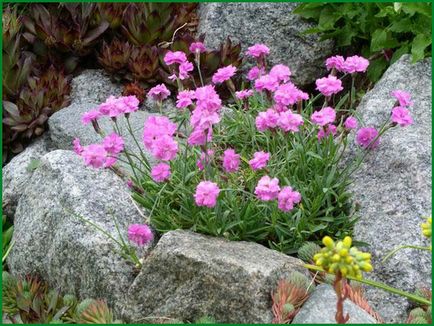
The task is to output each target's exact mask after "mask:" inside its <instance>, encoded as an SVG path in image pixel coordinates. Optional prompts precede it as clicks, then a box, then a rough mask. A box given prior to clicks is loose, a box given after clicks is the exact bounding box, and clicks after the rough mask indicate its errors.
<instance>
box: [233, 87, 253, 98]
mask: <svg viewBox="0 0 434 326" xmlns="http://www.w3.org/2000/svg"><path fill="white" fill-rule="evenodd" d="M252 95H253V91H252V90H251V89H244V90H242V91H239V92H235V96H236V97H237V98H238V99H240V100H243V99H245V98H248V97H250V96H252Z"/></svg>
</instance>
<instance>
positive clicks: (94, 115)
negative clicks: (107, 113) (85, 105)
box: [81, 110, 102, 125]
mask: <svg viewBox="0 0 434 326" xmlns="http://www.w3.org/2000/svg"><path fill="white" fill-rule="evenodd" d="M101 115H102V114H101V112H99V111H97V110H93V111H89V112H85V113H83V115H82V116H81V122H82V123H83V124H84V125H87V124H89V123H91V122H92V121H95V120H98V118H100V117H101Z"/></svg>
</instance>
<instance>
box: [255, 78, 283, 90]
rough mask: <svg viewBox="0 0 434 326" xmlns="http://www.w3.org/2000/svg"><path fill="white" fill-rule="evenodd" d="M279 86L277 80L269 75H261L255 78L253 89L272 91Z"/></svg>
mask: <svg viewBox="0 0 434 326" xmlns="http://www.w3.org/2000/svg"><path fill="white" fill-rule="evenodd" d="M278 86H279V80H278V79H277V78H276V77H274V76H270V75H263V76H261V77H259V78H258V79H256V80H255V89H256V90H257V91H263V90H264V89H265V90H267V91H270V92H274V91H275V90H276V89H277V87H278Z"/></svg>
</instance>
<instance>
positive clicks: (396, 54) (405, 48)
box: [390, 43, 410, 64]
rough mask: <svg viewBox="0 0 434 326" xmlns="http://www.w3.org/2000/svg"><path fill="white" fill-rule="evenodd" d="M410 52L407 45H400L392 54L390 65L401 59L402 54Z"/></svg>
mask: <svg viewBox="0 0 434 326" xmlns="http://www.w3.org/2000/svg"><path fill="white" fill-rule="evenodd" d="M409 52H410V47H409V46H408V44H407V43H405V44H403V45H401V47H400V48H398V49H397V50H396V51H395V52H393V55H392V59H390V64H393V63H395V62H396V61H397V60H398V59H399V58H401V57H402V56H403V55H404V54H406V53H409Z"/></svg>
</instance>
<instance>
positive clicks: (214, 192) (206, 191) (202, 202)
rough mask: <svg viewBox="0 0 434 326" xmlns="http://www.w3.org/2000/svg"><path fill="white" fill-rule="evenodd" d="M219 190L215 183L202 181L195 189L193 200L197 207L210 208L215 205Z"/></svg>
mask: <svg viewBox="0 0 434 326" xmlns="http://www.w3.org/2000/svg"><path fill="white" fill-rule="evenodd" d="M219 193H220V189H219V187H218V186H217V184H216V183H214V182H211V181H202V182H200V183H199V184H198V185H197V187H196V193H195V194H194V199H195V202H196V205H197V206H206V207H209V208H212V207H214V206H215V205H216V203H217V197H218V195H219Z"/></svg>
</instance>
